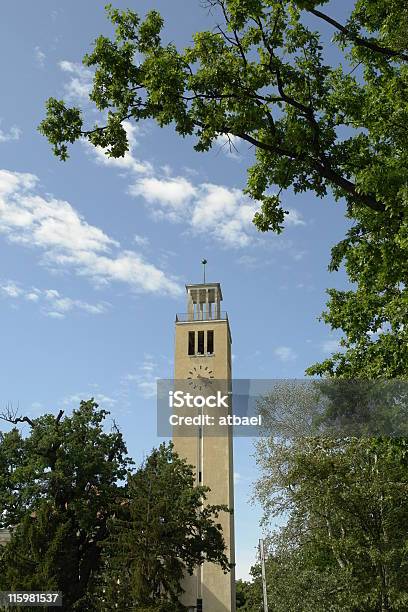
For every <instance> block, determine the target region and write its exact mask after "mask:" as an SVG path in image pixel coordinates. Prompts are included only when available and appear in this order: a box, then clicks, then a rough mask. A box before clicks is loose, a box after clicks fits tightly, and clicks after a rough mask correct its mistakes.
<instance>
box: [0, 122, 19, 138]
mask: <svg viewBox="0 0 408 612" xmlns="http://www.w3.org/2000/svg"><path fill="white" fill-rule="evenodd" d="M0 122H1V120H0ZM20 136H21V130H20V128H18V127H16V126H15V125H14V126H12V127H11V128H10V129H9V131H8V132H5V131H4V130H2V129H1V128H0V143H1V142H10V141H11V140H19V139H20Z"/></svg>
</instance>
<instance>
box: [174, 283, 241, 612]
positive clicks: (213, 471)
mask: <svg viewBox="0 0 408 612" xmlns="http://www.w3.org/2000/svg"><path fill="white" fill-rule="evenodd" d="M186 290H187V313H185V314H178V315H176V331H175V360H174V378H175V380H176V381H186V382H185V384H186V385H187V386H188V387H189V388H191V392H192V393H193V394H200V395H205V394H206V393H208V388H209V387H211V384H215V386H217V384H218V383H220V384H221V386H222V387H223V388H224V389H226V388H227V389H231V332H230V327H229V321H228V316H227V314H226V313H225V312H222V311H221V301H222V292H221V286H220V284H219V283H204V284H199V285H186ZM192 412H193V410H192ZM226 413H229V414H230V413H231V401H229V407H228V409H226ZM173 441H174V447H175V450H176V451H177V453H178V454H179V455H180V456H181V457H184V458H186V459H187V462H188V463H190V464H192V465H193V466H194V468H195V472H196V482H197V484H201V485H205V486H208V487H209V488H210V489H211V491H210V493H209V494H208V499H207V503H209V504H225V505H226V506H228V508H230V509H232V510H233V508H234V479H233V440H232V427H231V426H226V427H225V426H224V427H223V428H222V431H221V430H217V428H215V430H214V429H212V430H211V429H210V428H206V427H198V429H197V430H194V434H193V435H191V436H186V435H177V431H174V435H173ZM219 522H220V523H221V525H222V530H223V536H224V540H225V543H226V546H227V551H226V554H227V557H228V559H229V561H230V563H232V564H234V563H235V543H234V515H233V513H231V514H229V513H226V512H225V513H221V514H220V517H219ZM183 588H184V589H185V594H184V596H183V599H182V603H183V604H184V605H186V606H188V607H189V608H191V610H196V609H200V605H201V603H202V609H203V611H204V612H235V571H234V565H233V566H232V569H231V572H230V573H228V574H224V572H223V571H222V569H221V568H220V567H219V566H217V565H215V564H212V563H204V565H203V566H202V567H201V568H199V569H198V570H197V571H196V572H195V574H194V575H193V576H186V577H185V579H184V583H183Z"/></svg>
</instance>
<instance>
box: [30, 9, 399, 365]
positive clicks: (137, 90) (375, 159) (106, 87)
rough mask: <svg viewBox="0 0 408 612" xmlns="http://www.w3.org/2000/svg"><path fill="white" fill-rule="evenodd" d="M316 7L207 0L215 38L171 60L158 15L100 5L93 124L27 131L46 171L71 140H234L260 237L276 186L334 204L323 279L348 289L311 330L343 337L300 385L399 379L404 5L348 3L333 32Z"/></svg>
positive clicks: (275, 203)
mask: <svg viewBox="0 0 408 612" xmlns="http://www.w3.org/2000/svg"><path fill="white" fill-rule="evenodd" d="M325 4H327V2H316V1H314V0H208V1H207V6H208V7H209V8H210V10H211V11H212V12H213V14H214V21H215V23H217V24H218V25H217V26H216V27H215V29H214V30H213V31H204V32H197V33H196V34H194V36H193V41H194V43H193V45H192V46H190V47H188V48H186V49H184V50H182V51H180V50H178V49H177V48H176V47H175V45H174V44H172V43H169V44H166V43H165V42H163V40H162V34H161V32H162V28H163V19H162V17H161V16H160V14H159V13H158V12H157V11H151V12H149V13H148V14H147V16H146V18H145V19H144V20H142V19H141V18H140V17H139V16H138V15H137V14H136V13H135V12H133V11H131V10H126V11H120V10H117V9H114V8H112V6H110V5H108V7H107V13H108V17H109V19H110V20H111V22H112V24H113V25H114V27H115V36H114V38H113V39H110V38H108V37H106V36H99V37H98V38H97V40H96V41H95V43H94V47H93V50H92V52H91V53H89V54H88V55H86V56H85V57H84V64H85V65H86V66H88V67H90V68H93V69H94V70H95V77H94V83H93V89H92V91H91V93H90V99H91V101H92V102H93V103H94V104H95V106H96V107H97V109H99V110H100V111H101V112H102V113H103V115H104V116H105V117H106V123H101V124H97V125H94V126H89V125H85V123H86V122H85V120H84V117H83V114H82V111H81V109H79V108H69V107H67V106H66V104H65V103H64V101H62V100H56V99H54V98H51V99H49V100H48V102H47V116H46V118H45V119H44V121H43V122H42V123H41V126H40V130H41V131H42V133H44V134H45V135H46V136H47V138H48V139H49V141H50V142H51V144H52V145H53V149H54V152H55V154H56V155H57V156H59V157H60V158H61V159H67V157H68V145H69V144H70V143H73V142H75V141H76V140H77V139H79V138H85V139H87V140H88V141H89V142H90V143H92V144H93V145H95V146H102V147H104V148H105V149H106V153H107V155H108V156H112V157H120V156H122V155H124V153H125V152H126V150H127V149H128V142H127V137H126V132H125V129H124V127H123V122H124V121H125V120H133V121H136V122H139V121H143V120H146V119H149V118H152V119H154V120H156V121H157V122H158V124H159V125H161V126H164V125H168V124H173V125H174V127H175V130H176V131H177V132H178V133H179V134H180V135H181V136H186V135H194V136H195V137H196V144H195V149H196V150H197V151H207V150H208V149H209V148H210V147H211V146H212V144H213V143H214V141H215V139H216V138H217V136H218V135H219V134H225V135H227V136H228V135H233V136H235V137H237V138H240V139H242V140H243V141H245V142H247V143H249V144H250V145H253V146H254V147H255V149H256V159H255V163H254V164H253V165H252V166H251V167H250V168H249V169H248V181H247V188H246V191H247V193H248V195H249V196H250V197H251V198H254V199H255V200H256V201H258V202H259V205H260V208H259V211H258V212H257V213H256V214H255V218H254V222H255V225H256V226H257V227H258V229H259V230H261V231H267V230H273V231H275V232H281V231H282V228H283V225H284V219H285V205H284V201H283V202H282V197H283V196H282V193H283V192H284V190H285V189H287V188H289V187H293V189H294V191H295V192H296V193H302V192H305V191H312V192H314V193H315V194H316V196H317V197H324V196H325V195H326V194H327V192H328V191H331V192H332V193H333V194H334V197H335V198H336V199H341V198H344V199H345V201H346V204H347V210H346V214H347V216H348V217H349V218H350V219H351V220H352V227H351V229H350V231H349V232H348V234H347V236H346V237H345V239H344V240H343V241H342V242H341V243H340V244H338V245H337V246H336V247H335V248H334V249H333V256H332V261H331V265H330V268H331V269H332V270H337V269H338V268H339V267H340V266H341V265H342V264H345V266H346V269H347V273H348V275H349V278H350V280H351V282H352V283H354V284H355V289H353V290H350V291H335V290H331V291H329V296H330V300H329V303H328V311H327V312H326V313H324V315H323V318H324V320H325V321H326V322H327V323H328V324H330V325H331V326H332V328H334V329H342V330H343V332H344V338H343V345H344V348H345V349H346V350H345V352H344V354H342V353H336V354H335V355H334V356H333V357H331V358H330V359H328V360H327V361H325V362H324V363H322V364H317V365H316V366H313V367H312V368H311V369H310V370H309V373H311V374H316V373H317V374H330V375H336V376H345V377H350V376H369V377H373V376H379V375H385V376H389V377H391V376H404V375H405V374H406V371H407V364H408V352H407V351H408V348H407V347H408V342H407V339H408V338H407V329H408V328H407V326H406V325H405V322H406V320H407V304H408V299H407V290H406V279H407V261H408V257H407V245H408V222H407V205H406V203H407V197H408V196H407V193H408V192H407V187H406V185H407V178H408V164H407V149H406V136H407V125H408V121H407V119H408V107H407V99H408V98H407V89H408V81H407V75H408V63H407V60H408V48H407V42H406V35H405V33H406V29H407V26H408V8H407V6H406V3H405V0H381V1H379V0H356V2H355V5H354V9H353V11H352V13H351V14H350V16H349V18H348V19H347V20H346V21H345V22H344V23H340V22H338V21H337V20H336V19H334V18H333V17H331V16H330V14H329V13H330V5H329V7H324V6H322V5H325ZM318 7H320V8H318ZM325 8H327V11H328V12H324V10H323V9H325ZM322 24H324V26H325V27H326V28H330V29H332V30H333V35H334V36H333V39H334V42H335V43H336V45H337V50H338V56H337V57H336V58H335V59H334V60H333V53H332V49H331V50H330V52H331V57H332V62H330V61H329V60H328V59H327V58H328V51H329V49H328V47H327V44H326V43H325V42H324V38H323V37H322V36H321V35H320V34H319V32H318V31H316V28H320V29H321V26H322ZM379 332H381V333H379Z"/></svg>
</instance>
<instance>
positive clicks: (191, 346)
mask: <svg viewBox="0 0 408 612" xmlns="http://www.w3.org/2000/svg"><path fill="white" fill-rule="evenodd" d="M194 345H195V333H194V332H188V354H189V355H194V354H195V346H194Z"/></svg>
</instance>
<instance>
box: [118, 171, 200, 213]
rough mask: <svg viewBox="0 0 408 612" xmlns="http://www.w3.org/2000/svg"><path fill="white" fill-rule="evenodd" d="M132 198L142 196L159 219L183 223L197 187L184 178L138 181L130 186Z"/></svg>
mask: <svg viewBox="0 0 408 612" xmlns="http://www.w3.org/2000/svg"><path fill="white" fill-rule="evenodd" d="M129 193H130V195H132V196H135V197H136V196H142V198H143V199H144V200H145V201H146V202H147V203H148V204H155V207H154V208H151V209H150V210H151V212H153V213H154V214H155V215H156V216H158V217H166V218H167V219H169V220H171V221H182V220H183V219H184V218H185V216H186V213H187V209H188V205H189V202H190V201H191V199H192V197H193V196H194V195H195V193H196V189H195V187H194V186H193V185H192V184H191V183H190V181H188V180H187V179H185V178H183V177H175V178H172V179H167V178H166V179H159V178H157V177H155V176H150V177H145V178H141V179H138V180H137V181H136V182H135V183H133V184H132V185H130V187H129Z"/></svg>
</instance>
